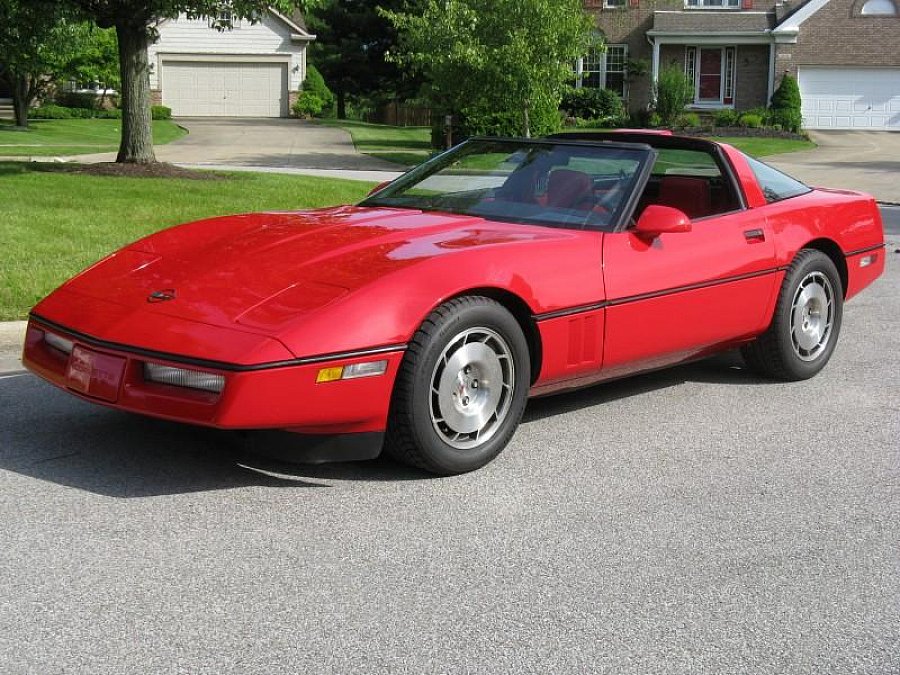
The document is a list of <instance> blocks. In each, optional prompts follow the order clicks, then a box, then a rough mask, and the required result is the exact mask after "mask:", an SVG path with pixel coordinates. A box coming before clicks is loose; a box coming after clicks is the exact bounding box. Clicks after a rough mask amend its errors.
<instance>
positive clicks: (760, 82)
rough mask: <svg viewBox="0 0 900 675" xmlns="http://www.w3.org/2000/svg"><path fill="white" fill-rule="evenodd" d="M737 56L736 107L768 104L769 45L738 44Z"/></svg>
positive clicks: (741, 108)
mask: <svg viewBox="0 0 900 675" xmlns="http://www.w3.org/2000/svg"><path fill="white" fill-rule="evenodd" d="M735 58H736V67H735V74H734V84H735V87H734V107H735V109H736V110H747V109H748V108H757V107H760V106H765V105H767V104H768V102H769V101H768V98H769V45H738V46H737V51H736V53H735Z"/></svg>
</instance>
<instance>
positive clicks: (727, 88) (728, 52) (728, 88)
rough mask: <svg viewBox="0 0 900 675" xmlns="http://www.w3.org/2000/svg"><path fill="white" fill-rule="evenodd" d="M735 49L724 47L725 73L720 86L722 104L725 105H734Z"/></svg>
mask: <svg viewBox="0 0 900 675" xmlns="http://www.w3.org/2000/svg"><path fill="white" fill-rule="evenodd" d="M734 57H735V48H734V47H725V72H724V83H723V84H722V102H723V103H725V104H726V105H733V104H734V61H735V58H734Z"/></svg>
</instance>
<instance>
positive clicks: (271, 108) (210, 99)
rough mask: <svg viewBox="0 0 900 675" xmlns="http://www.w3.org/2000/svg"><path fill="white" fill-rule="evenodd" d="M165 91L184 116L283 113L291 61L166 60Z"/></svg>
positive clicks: (167, 102) (177, 112)
mask: <svg viewBox="0 0 900 675" xmlns="http://www.w3.org/2000/svg"><path fill="white" fill-rule="evenodd" d="M162 95H163V104H164V105H167V106H169V107H170V108H171V109H172V114H174V115H177V116H180V117H282V116H284V115H287V65H286V64H283V63H238V62H234V63H231V62H228V63H222V62H204V61H163V65H162Z"/></svg>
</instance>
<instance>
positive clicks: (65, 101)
mask: <svg viewBox="0 0 900 675" xmlns="http://www.w3.org/2000/svg"><path fill="white" fill-rule="evenodd" d="M54 102H55V103H56V105H59V106H63V107H65V108H82V109H84V110H95V109H96V108H97V103H98V99H97V96H96V94H94V93H92V92H91V93H88V92H76V91H62V92H59V93H58V94H56V96H55V97H54Z"/></svg>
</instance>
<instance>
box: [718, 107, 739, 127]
mask: <svg viewBox="0 0 900 675" xmlns="http://www.w3.org/2000/svg"><path fill="white" fill-rule="evenodd" d="M739 117H740V115H739V114H738V113H737V111H735V110H731V109H730V108H726V109H724V110H717V111H716V114H715V115H714V116H713V125H715V126H717V127H736V126H737V123H738V118H739Z"/></svg>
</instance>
